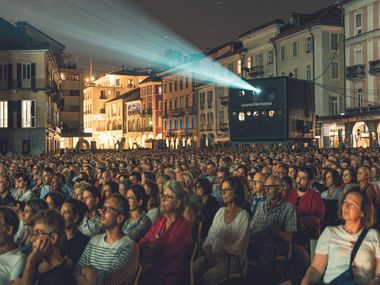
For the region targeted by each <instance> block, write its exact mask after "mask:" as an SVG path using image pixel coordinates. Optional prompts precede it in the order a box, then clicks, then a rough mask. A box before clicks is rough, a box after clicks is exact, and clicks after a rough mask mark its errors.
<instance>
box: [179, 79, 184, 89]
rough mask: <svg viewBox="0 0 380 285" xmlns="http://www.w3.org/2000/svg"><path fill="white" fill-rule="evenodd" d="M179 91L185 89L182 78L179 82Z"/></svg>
mask: <svg viewBox="0 0 380 285" xmlns="http://www.w3.org/2000/svg"><path fill="white" fill-rule="evenodd" d="M179 89H181V90H182V89H183V79H182V78H181V79H180V80H179Z"/></svg>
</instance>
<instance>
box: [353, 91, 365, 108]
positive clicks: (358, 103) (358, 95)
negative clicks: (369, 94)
mask: <svg viewBox="0 0 380 285" xmlns="http://www.w3.org/2000/svg"><path fill="white" fill-rule="evenodd" d="M354 105H355V107H362V106H363V88H362V87H360V88H357V89H356V90H355V102H354Z"/></svg>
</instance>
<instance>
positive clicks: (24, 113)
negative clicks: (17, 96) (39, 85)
mask: <svg viewBox="0 0 380 285" xmlns="http://www.w3.org/2000/svg"><path fill="white" fill-rule="evenodd" d="M21 127H22V128H35V127H36V101H35V100H22V101H21Z"/></svg>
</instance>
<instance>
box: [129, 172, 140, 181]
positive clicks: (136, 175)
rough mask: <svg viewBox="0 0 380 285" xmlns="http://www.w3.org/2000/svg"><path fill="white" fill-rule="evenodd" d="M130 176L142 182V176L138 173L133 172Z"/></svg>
mask: <svg viewBox="0 0 380 285" xmlns="http://www.w3.org/2000/svg"><path fill="white" fill-rule="evenodd" d="M129 176H134V177H135V178H136V180H137V181H141V174H140V173H139V172H137V171H133V172H131V173H130V174H129Z"/></svg>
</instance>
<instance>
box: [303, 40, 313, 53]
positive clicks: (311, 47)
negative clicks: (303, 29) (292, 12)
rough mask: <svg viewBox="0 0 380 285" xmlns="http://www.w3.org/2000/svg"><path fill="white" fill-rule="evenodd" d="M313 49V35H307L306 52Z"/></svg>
mask: <svg viewBox="0 0 380 285" xmlns="http://www.w3.org/2000/svg"><path fill="white" fill-rule="evenodd" d="M312 49H313V38H312V37H307V38H306V41H305V52H306V53H309V52H311V51H312Z"/></svg>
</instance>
